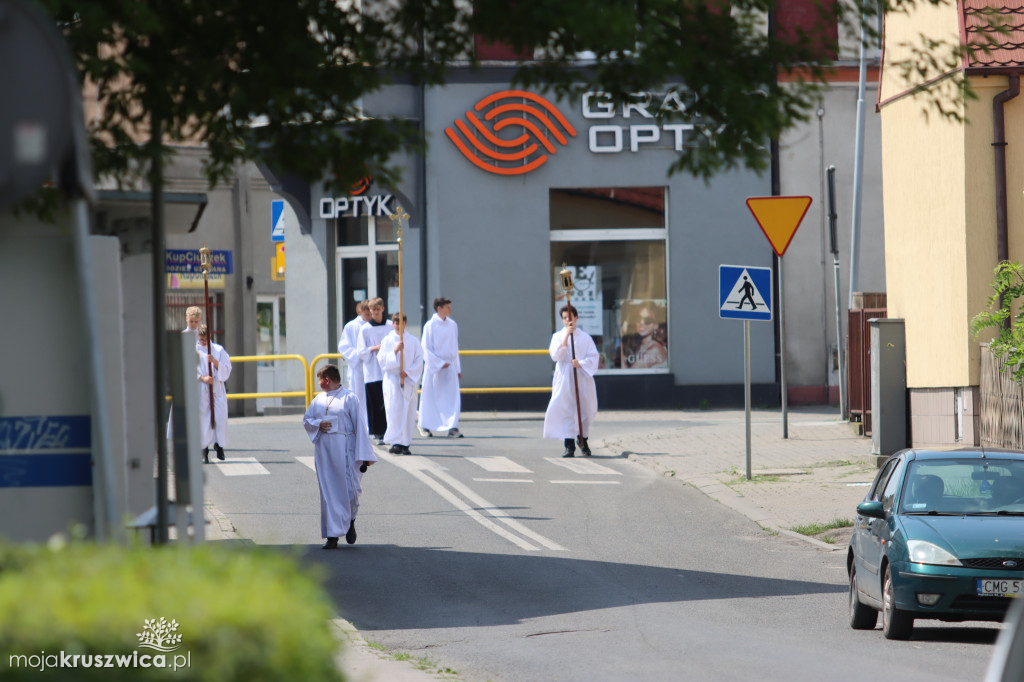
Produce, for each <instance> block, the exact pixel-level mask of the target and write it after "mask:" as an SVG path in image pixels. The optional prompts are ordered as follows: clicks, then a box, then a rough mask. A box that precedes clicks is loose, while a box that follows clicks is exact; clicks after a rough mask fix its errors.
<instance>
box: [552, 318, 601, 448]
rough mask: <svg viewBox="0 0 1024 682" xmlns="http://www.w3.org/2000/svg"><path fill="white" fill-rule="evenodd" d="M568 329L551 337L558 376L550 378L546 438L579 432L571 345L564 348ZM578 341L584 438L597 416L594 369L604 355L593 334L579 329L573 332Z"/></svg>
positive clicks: (576, 434) (587, 436)
mask: <svg viewBox="0 0 1024 682" xmlns="http://www.w3.org/2000/svg"><path fill="white" fill-rule="evenodd" d="M567 333H568V332H567V331H566V329H565V328H564V327H563V328H562V329H561V330H559V331H557V332H555V333H554V335H553V336H552V337H551V345H550V346H549V347H548V352H549V353H550V354H551V359H552V360H554V361H555V376H554V378H553V379H552V381H551V402H549V403H548V409H547V412H546V413H545V414H544V437H545V438H561V439H565V438H575V437H576V436H578V435H579V418H578V416H577V413H576V389H575V387H574V385H573V378H572V376H573V372H572V354H571V351H572V346H570V345H566V346H565V348H562V340H563V339H565V336H566V334H567ZM573 341H574V342H575V344H576V359H577V360H579V363H580V368H579V369H577V370H576V376H577V377H578V379H579V387H580V414H579V416H581V417H582V419H583V437H584V438H589V437H590V425H591V424H593V422H594V417H596V416H597V387H596V386H595V385H594V372H596V371H597V367H598V365H599V364H600V360H601V356H600V355H599V354H598V352H597V346H596V345H594V339H592V338H590V334H588V333H586V332H585V331H583V330H581V329H577V330H576V332H575V333H574V334H573Z"/></svg>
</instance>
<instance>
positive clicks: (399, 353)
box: [377, 313, 423, 455]
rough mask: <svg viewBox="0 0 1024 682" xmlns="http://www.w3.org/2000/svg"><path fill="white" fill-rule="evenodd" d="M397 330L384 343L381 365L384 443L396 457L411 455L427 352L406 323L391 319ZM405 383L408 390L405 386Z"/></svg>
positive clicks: (378, 356) (394, 317) (398, 319)
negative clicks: (409, 331)
mask: <svg viewBox="0 0 1024 682" xmlns="http://www.w3.org/2000/svg"><path fill="white" fill-rule="evenodd" d="M391 323H392V325H393V326H394V329H392V330H391V333H390V334H388V335H387V336H385V337H384V340H383V341H381V342H380V352H379V353H378V354H377V362H379V363H380V368H381V370H382V371H383V373H384V408H385V409H386V410H387V416H388V428H387V431H386V432H385V433H384V442H385V443H390V444H391V449H390V450H388V452H390V453H391V454H393V455H411V454H412V453H411V452H410V451H409V445H410V444H411V443H412V434H413V432H414V431H415V429H416V392H417V389H418V388H419V383H420V375H421V374H422V373H423V351H422V349H421V348H420V342H419V340H418V339H417V338H416V337H415V336H413V335H412V334H410V333H408V332H407V331H405V323H406V319H405V317H404V316H401V317H400V316H399V315H398V314H397V313H396V314H395V315H394V316H393V317H392V318H391ZM403 379H404V384H405V385H404V386H403V385H402V384H403Z"/></svg>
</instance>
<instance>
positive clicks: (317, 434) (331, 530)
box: [302, 365, 377, 549]
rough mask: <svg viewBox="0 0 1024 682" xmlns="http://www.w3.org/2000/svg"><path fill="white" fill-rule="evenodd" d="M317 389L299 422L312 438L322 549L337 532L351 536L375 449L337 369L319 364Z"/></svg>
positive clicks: (353, 537) (353, 536)
mask: <svg viewBox="0 0 1024 682" xmlns="http://www.w3.org/2000/svg"><path fill="white" fill-rule="evenodd" d="M316 375H317V378H318V379H319V381H320V388H321V389H322V390H323V393H318V394H317V396H316V397H315V398H313V402H311V403H310V404H309V407H308V408H307V409H306V414H305V415H304V416H303V418H302V426H303V428H305V429H306V434H307V435H308V436H309V439H310V440H311V441H312V442H313V462H314V464H315V465H316V478H317V482H318V483H319V485H320V535H321V537H324V538H326V539H327V542H326V544H324V547H323V548H324V549H336V548H337V547H338V538H340V537H341V536H342V535H344V536H345V542H347V543H348V544H350V545H352V544H355V541H356V513H357V512H358V511H359V496H360V494H362V492H363V488H362V479H363V472H365V471H366V468H367V467H369V466H371V465H372V464H373V463H374V462H376V461H377V455H375V454H374V453H373V448H372V447H370V441H369V439H367V437H366V419H365V417H364V416H363V408H362V406H361V405H360V404H359V400H358V399H356V396H355V394H354V393H353V392H352V391H350V390H348V389H347V388H345V387H344V386H342V385H341V372H340V371H338V368H337V367H336V366H334V365H325V366H324V367H321V368H320V371H318V372H317V373H316Z"/></svg>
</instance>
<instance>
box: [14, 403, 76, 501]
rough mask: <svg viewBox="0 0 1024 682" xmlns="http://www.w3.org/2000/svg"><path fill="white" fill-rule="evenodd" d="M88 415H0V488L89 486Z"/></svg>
mask: <svg viewBox="0 0 1024 682" xmlns="http://www.w3.org/2000/svg"><path fill="white" fill-rule="evenodd" d="M90 430H91V419H90V417H89V416H87V415H73V416H60V417H51V416H42V417H0V488H26V487H33V488H52V487H63V486H89V485H92V452H91V450H90V446H91V433H90Z"/></svg>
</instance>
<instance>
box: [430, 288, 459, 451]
mask: <svg viewBox="0 0 1024 682" xmlns="http://www.w3.org/2000/svg"><path fill="white" fill-rule="evenodd" d="M434 310H435V312H434V316H433V317H431V318H430V319H429V320H428V321H427V323H426V324H425V325H423V337H422V341H421V345H422V346H423V361H424V368H423V392H422V394H421V395H420V433H422V434H423V435H425V436H432V435H433V434H434V432H437V433H438V434H439V435H445V434H446V433H447V435H448V437H449V438H462V433H461V432H460V431H459V412H460V411H461V410H462V397H461V395H460V393H459V381H460V380H461V379H462V365H461V364H460V363H459V326H458V325H457V324H455V320H453V319H452V318H451V314H452V302H451V300H450V299H447V298H444V297H438V298H435V299H434Z"/></svg>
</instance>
